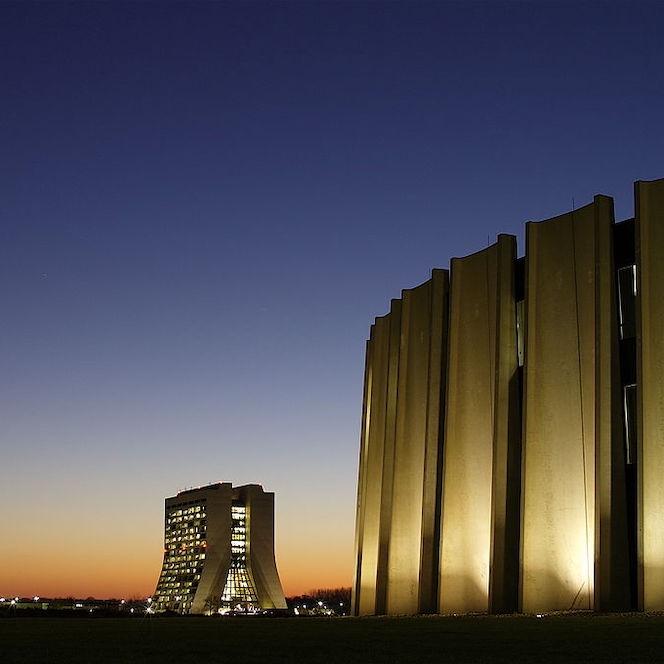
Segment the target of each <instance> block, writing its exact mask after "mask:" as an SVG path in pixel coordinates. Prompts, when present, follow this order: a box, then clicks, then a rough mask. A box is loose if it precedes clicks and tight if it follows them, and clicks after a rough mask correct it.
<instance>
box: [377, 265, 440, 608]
mask: <svg viewBox="0 0 664 664" xmlns="http://www.w3.org/2000/svg"><path fill="white" fill-rule="evenodd" d="M447 300H448V274H447V272H446V271H443V270H434V272H433V275H432V278H431V279H430V280H429V281H427V282H425V283H424V284H422V285H421V286H418V287H417V288H413V289H410V290H405V291H404V292H403V298H402V301H403V304H402V310H401V343H400V354H399V375H398V381H397V383H398V386H397V400H396V438H395V447H394V479H393V492H392V509H391V520H390V525H389V541H388V546H389V550H388V565H387V603H386V612H387V613H389V614H400V613H418V612H419V613H424V612H432V611H435V610H436V605H437V598H436V592H435V589H436V585H437V584H436V581H437V566H438V564H437V563H438V540H439V525H438V524H439V518H440V506H439V500H440V479H441V478H440V454H441V444H442V420H441V415H442V412H444V411H441V406H443V407H444V404H443V403H442V402H443V395H444V389H442V386H443V385H444V381H445V377H444V370H445V361H446V347H447V343H446V342H447V340H446V337H447V309H448V302H447Z"/></svg>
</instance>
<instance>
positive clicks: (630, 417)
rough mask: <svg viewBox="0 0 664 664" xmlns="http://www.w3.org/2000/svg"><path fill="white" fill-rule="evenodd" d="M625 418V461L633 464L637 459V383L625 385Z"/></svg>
mask: <svg viewBox="0 0 664 664" xmlns="http://www.w3.org/2000/svg"><path fill="white" fill-rule="evenodd" d="M623 409H624V420H625V461H626V463H627V465H631V464H633V463H634V462H635V460H636V385H625V387H623Z"/></svg>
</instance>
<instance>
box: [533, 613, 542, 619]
mask: <svg viewBox="0 0 664 664" xmlns="http://www.w3.org/2000/svg"><path fill="white" fill-rule="evenodd" d="M535 617H536V618H543V617H544V614H543V613H538V614H537V615H536V616H535Z"/></svg>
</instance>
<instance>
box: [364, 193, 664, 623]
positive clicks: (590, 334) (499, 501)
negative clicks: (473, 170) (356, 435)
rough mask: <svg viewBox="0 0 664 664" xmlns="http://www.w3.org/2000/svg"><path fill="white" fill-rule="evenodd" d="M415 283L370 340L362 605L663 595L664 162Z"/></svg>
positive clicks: (600, 601) (539, 608) (661, 599)
mask: <svg viewBox="0 0 664 664" xmlns="http://www.w3.org/2000/svg"><path fill="white" fill-rule="evenodd" d="M635 194H636V203H635V215H634V218H631V219H626V220H624V221H621V222H620V223H615V219H614V210H613V199H611V198H609V197H608V196H596V197H595V198H594V200H593V202H592V203H590V204H589V205H586V206H584V207H581V208H578V209H575V210H572V211H570V212H568V213H566V214H562V215H560V216H557V217H555V218H552V219H548V220H545V221H541V222H537V223H534V222H531V223H528V224H527V225H526V250H525V256H524V257H523V258H517V252H516V238H515V237H514V236H511V235H499V236H498V241H497V242H496V243H495V244H493V245H491V246H489V247H486V248H483V249H481V250H480V251H478V252H477V253H474V254H471V255H470V256H464V257H461V258H454V259H452V262H451V267H450V269H449V270H447V269H436V270H434V271H433V274H432V277H431V279H430V280H428V281H426V282H425V283H423V284H421V285H420V286H417V287H416V288H412V289H408V290H404V291H403V292H402V294H401V298H400V299H394V300H392V303H391V307H390V311H389V313H387V314H386V315H385V316H381V317H379V318H376V320H375V322H374V324H373V325H372V326H371V333H370V338H369V341H368V342H367V350H366V373H365V387H364V408H363V422H362V439H361V452H360V469H359V488H358V504H357V531H356V547H355V550H356V575H355V582H354V589H353V612H354V613H355V614H360V615H364V614H400V613H410V614H413V613H465V612H489V613H502V612H512V611H521V612H525V613H537V612H548V611H559V610H569V609H577V610H578V609H585V610H600V611H607V610H627V609H641V610H648V611H662V610H664V479H663V478H664V180H657V181H652V182H637V183H636V186H635Z"/></svg>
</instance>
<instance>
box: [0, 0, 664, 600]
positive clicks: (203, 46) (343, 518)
mask: <svg viewBox="0 0 664 664" xmlns="http://www.w3.org/2000/svg"><path fill="white" fill-rule="evenodd" d="M663 34H664V7H663V6H662V5H660V6H658V4H656V3H653V4H646V3H639V2H630V3H621V4H617V3H609V2H602V3H592V4H591V3H573V4H561V3H555V4H554V3H535V2H533V3H521V2H512V3H507V4H501V3H498V2H487V3H472V2H463V3H444V2H439V3H429V4H419V3H417V2H407V3H404V4H397V3H380V2H373V3H316V2H309V3H296V2H289V3H269V4H261V3H254V2H243V3H236V4H226V3H202V4H197V3H180V4H174V5H171V4H168V3H165V2H158V3H133V4H123V3H120V2H112V3H111V2H108V3H95V4H81V3H70V4H68V3H55V2H52V3H44V4H38V5H32V4H30V3H27V2H20V3H16V4H11V3H3V4H2V5H0V75H1V79H0V81H1V85H2V86H1V88H0V168H1V179H0V296H1V297H0V302H1V304H2V310H1V315H0V320H1V323H0V325H1V327H0V330H1V334H2V343H1V344H0V375H1V376H2V379H1V380H0V421H2V427H1V428H0V436H1V437H0V445H1V446H2V450H3V452H2V482H0V498H2V501H3V502H2V504H3V505H4V506H5V507H6V506H7V505H10V506H13V507H14V511H13V515H9V516H6V514H7V512H6V510H4V512H5V514H4V515H3V516H2V517H1V518H2V519H3V520H4V519H6V518H9V523H8V524H4V525H3V528H9V529H10V532H12V533H16V537H15V538H13V541H14V543H13V544H12V543H8V542H7V540H6V539H5V538H0V539H3V540H5V541H4V543H3V544H0V553H1V554H3V555H4V559H5V560H7V559H8V557H9V559H11V556H13V555H16V556H17V559H18V557H19V555H22V552H21V551H19V549H16V548H15V547H18V546H19V543H20V547H21V549H23V548H24V547H25V546H29V545H30V543H32V542H34V541H35V540H34V537H35V534H34V532H35V531H33V528H34V526H35V524H36V525H37V526H38V527H39V530H38V532H39V533H40V537H41V540H40V541H41V543H42V546H43V547H44V550H45V551H48V550H49V547H55V548H57V546H58V541H59V540H58V538H62V537H71V538H75V537H78V536H81V533H83V534H84V535H85V536H86V538H88V539H89V540H90V541H94V542H95V545H98V546H99V547H100V550H102V548H103V547H106V548H108V546H111V545H112V543H113V542H116V543H117V542H118V541H121V540H122V539H123V538H125V539H127V538H130V539H131V541H132V542H135V544H134V545H132V546H133V547H134V548H133V551H134V553H132V555H135V556H136V560H137V561H139V559H140V561H143V562H141V564H143V563H144V564H143V567H140V565H139V562H140V561H139V562H137V563H136V564H137V565H138V567H137V569H139V568H140V574H143V576H140V574H138V573H137V576H136V578H137V579H139V581H136V583H138V585H140V584H141V583H143V584H144V585H143V586H141V588H140V589H141V592H143V588H144V587H145V588H149V587H150V586H151V585H152V584H153V583H154V581H155V578H156V577H154V578H153V576H154V574H156V572H157V569H156V568H157V567H158V565H159V558H160V537H161V533H160V528H161V510H162V499H163V497H164V496H165V495H167V494H170V493H172V492H174V491H175V490H177V489H178V488H181V487H183V486H185V485H196V484H202V483H205V482H208V481H212V480H222V479H225V480H232V481H234V482H236V483H239V482H246V481H257V482H262V483H263V484H264V485H265V486H266V488H268V489H271V490H275V491H276V492H277V505H278V518H279V520H278V545H279V549H278V555H279V558H280V562H281V564H282V566H283V567H284V569H285V572H283V573H282V574H283V575H284V576H285V577H286V578H285V581H286V585H287V590H288V589H289V588H291V589H306V588H303V587H302V584H304V586H307V587H308V586H309V585H318V584H320V585H326V584H327V583H330V584H331V583H336V582H337V581H339V582H344V583H346V582H347V583H349V582H350V571H351V557H352V556H351V550H352V528H353V523H352V521H353V518H354V493H355V475H356V461H357V448H358V425H359V415H360V405H361V404H360V400H361V381H362V371H363V353H364V340H365V337H366V335H367V332H368V327H369V324H370V322H371V320H372V318H373V316H375V315H379V314H382V313H384V312H385V311H386V310H387V308H388V303H389V299H390V298H391V297H395V296H397V295H398V294H399V291H400V289H401V288H404V287H410V286H413V285H416V284H417V283H419V282H421V281H423V280H424V279H426V278H427V276H428V274H429V271H430V269H431V268H432V267H446V266H447V265H448V262H449V258H450V257H451V256H454V255H464V254H466V253H470V252H472V251H475V250H477V249H478V248H480V247H481V246H483V245H485V244H486V242H487V237H489V238H491V240H493V238H494V236H495V235H496V234H497V233H498V232H512V233H516V234H517V235H518V236H519V238H520V239H521V237H522V228H523V222H524V221H526V220H528V219H542V218H546V217H549V216H552V215H554V214H557V213H560V212H564V211H566V210H568V209H569V208H571V205H572V199H573V198H574V199H575V201H576V204H577V205H581V204H583V203H585V202H587V201H589V200H590V199H591V198H592V196H593V195H594V194H595V193H606V194H609V195H615V196H616V208H617V213H618V216H619V217H625V216H630V215H631V213H632V182H633V180H635V179H639V178H644V179H649V178H656V177H662V176H664V131H663V128H664V125H663V122H662V118H664V89H663V86H664V84H663V81H664V74H663V72H664V46H663V43H664V41H663V39H662V35H663ZM82 497H85V498H86V500H85V501H83V500H82ZM133 504H135V505H136V507H132V505H133ZM100 511H101V512H102V513H103V514H105V517H106V519H107V526H106V528H104V529H102V528H101V527H98V526H93V521H94V519H92V516H91V515H93V514H94V513H95V512H96V513H99V512H100ZM91 519H92V520H91ZM54 523H58V524H59V526H58V528H60V530H59V531H57V532H56V530H53V531H52V532H51V530H49V528H52V527H53V524H54ZM95 523H96V522H95ZM25 524H29V527H28V525H25ZM81 524H87V525H83V526H82V525H81ZM95 528H97V530H95ZM3 532H6V531H3ZM67 533H69V534H68V535H67ZM132 533H133V534H132ZM139 534H140V536H139ZM141 537H142V538H143V539H141ZM3 547H4V548H3ZM12 547H14V548H12ZM89 555H90V556H91V557H92V558H94V555H93V554H92V553H90V554H89ZM141 556H142V557H141ZM298 556H300V557H299V558H298ZM326 556H327V557H326ZM0 557H2V556H0ZM310 559H316V560H318V561H319V563H320V565H319V577H316V578H314V577H313V576H312V575H310V576H307V577H306V581H305V580H301V581H300V579H299V577H298V575H297V570H298V569H304V568H303V565H304V564H305V562H306V561H307V560H310ZM74 563H75V564H76V565H78V566H79V567H80V566H81V565H82V564H83V563H82V562H81V560H74V561H73V562H72V564H74ZM32 564H33V567H30V566H29V565H28V566H27V570H26V571H25V578H31V579H32V578H34V579H38V578H41V577H39V576H38V574H37V571H36V570H37V567H38V566H39V565H41V564H43V563H41V562H39V561H38V560H36V559H35V560H34V561H33V563H32ZM109 564H110V563H109ZM123 564H127V561H126V560H125V561H124V563H123ZM335 566H336V567H335ZM153 568H155V569H154V570H153ZM109 569H111V572H109V574H112V570H113V569H114V568H112V566H111V568H109ZM145 570H148V572H146V571H145ZM289 570H290V571H289ZM11 573H12V572H11V571H10V572H9V574H10V577H11ZM312 574H313V573H312ZM31 575H32V576H31ZM78 576H79V577H80V574H79V575H78ZM346 577H347V579H346ZM94 578H95V577H94V576H93V575H92V572H91V576H90V578H89V579H88V580H87V581H85V578H83V581H85V582H86V583H87V584H88V585H87V586H86V587H88V588H90V592H91V593H92V592H93V591H94V590H95V587H91V585H90V584H92V583H93V581H94ZM140 579H144V581H140ZM4 583H5V585H6V584H7V581H6V580H5V581H4ZM72 583H73V581H72ZM35 584H37V581H34V584H33V585H35ZM298 584H299V585H298ZM30 587H31V588H32V587H33V586H30ZM72 587H73V586H67V588H72ZM76 588H78V586H77V587H76ZM123 588H124V587H123ZM127 588H128V589H127V592H129V590H130V588H129V587H127ZM0 591H1V592H19V590H16V591H12V590H11V589H10V588H6V589H5V587H4V586H3V577H2V576H0ZM25 592H28V589H27V586H26V589H25ZM34 592H42V593H43V592H45V591H40V589H39V588H37V587H35V589H34ZM63 592H65V588H64V586H63ZM97 592H98V593H101V592H103V590H101V589H98V590H97ZM109 592H110V591H109Z"/></svg>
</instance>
